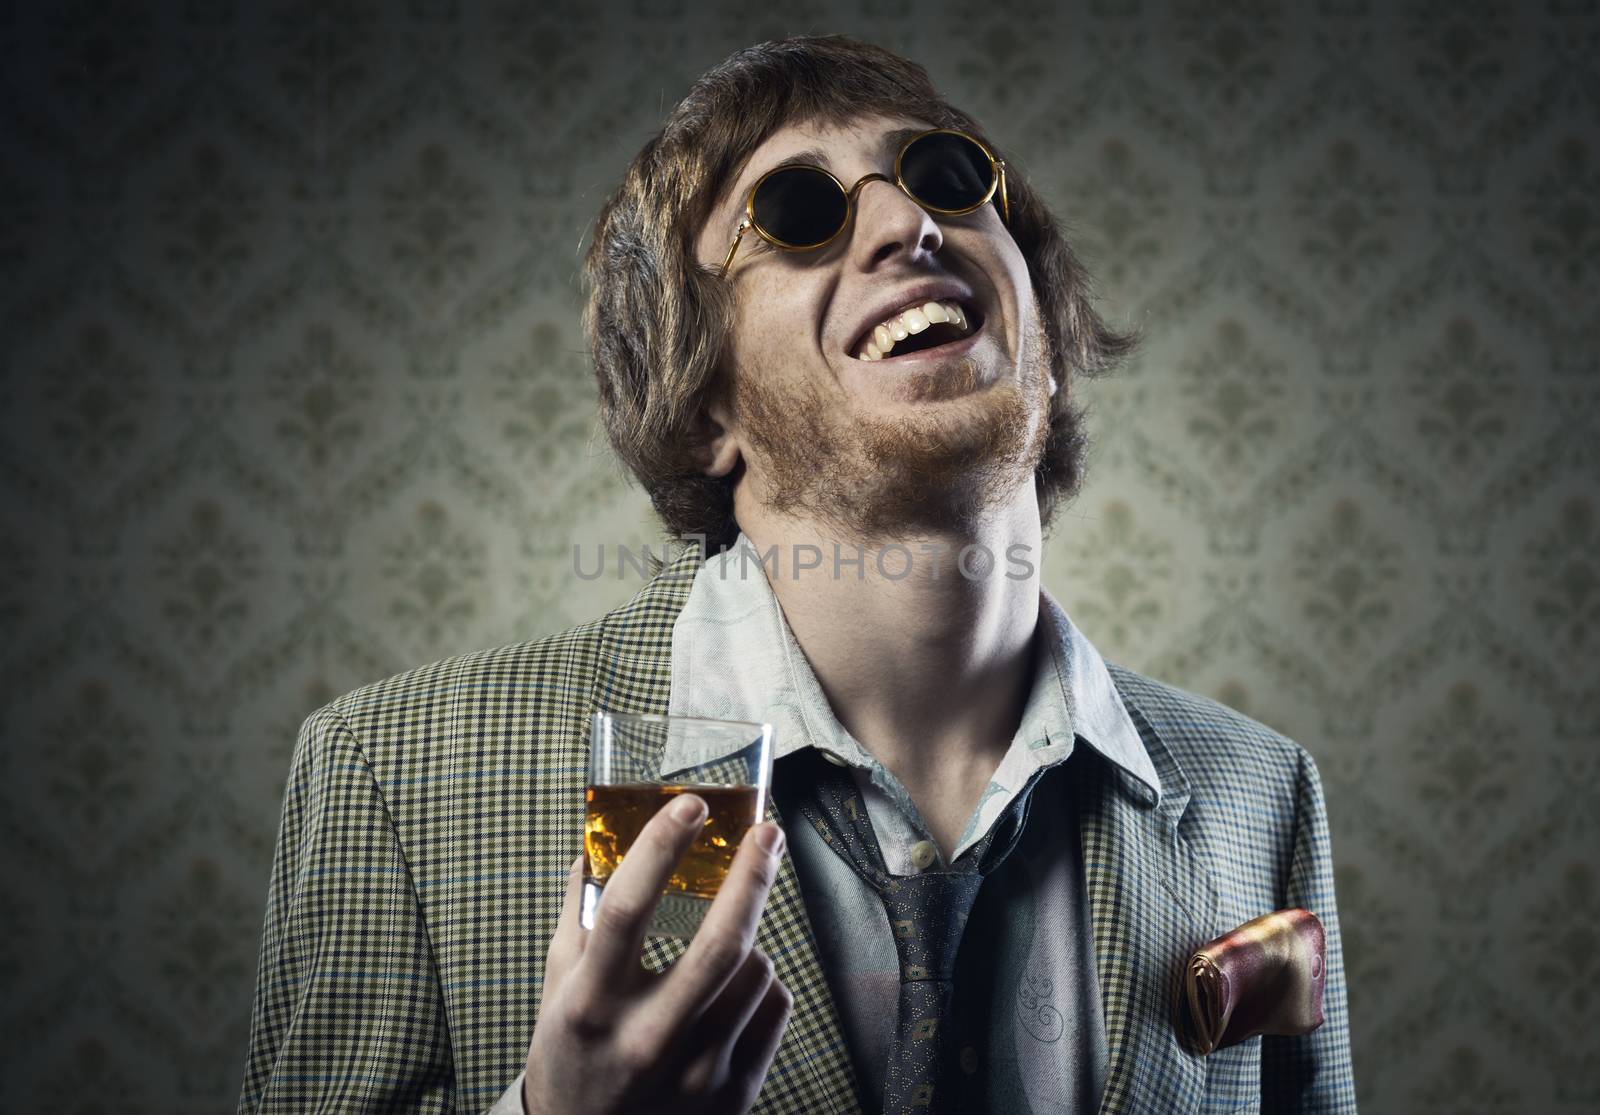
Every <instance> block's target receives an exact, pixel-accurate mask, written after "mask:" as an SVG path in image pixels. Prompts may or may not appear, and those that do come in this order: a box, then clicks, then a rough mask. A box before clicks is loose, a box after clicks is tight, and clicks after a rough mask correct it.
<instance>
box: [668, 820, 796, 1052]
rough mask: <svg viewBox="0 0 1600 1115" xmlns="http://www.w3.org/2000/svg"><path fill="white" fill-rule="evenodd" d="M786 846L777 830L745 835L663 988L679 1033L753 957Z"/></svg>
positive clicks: (762, 829) (672, 1022)
mask: <svg viewBox="0 0 1600 1115" xmlns="http://www.w3.org/2000/svg"><path fill="white" fill-rule="evenodd" d="M783 842H784V837H783V830H782V829H780V828H779V827H778V826H777V825H774V824H760V825H756V826H754V827H752V828H751V829H750V831H749V832H747V833H745V836H744V839H743V840H742V841H741V842H740V844H739V851H738V854H737V855H735V856H734V858H733V866H732V867H731V868H730V869H729V871H728V877H727V878H726V879H725V880H723V883H722V887H721V889H720V890H718V892H717V897H716V899H715V900H714V901H713V902H712V903H711V909H709V910H708V911H706V917H705V921H703V922H702V923H701V924H700V928H699V929H697V930H696V931H695V935H694V940H693V941H692V942H690V944H689V948H688V951H686V952H685V953H684V955H683V957H682V958H681V959H680V960H679V961H678V962H677V963H676V964H674V965H673V966H672V971H671V972H670V973H669V974H668V976H667V978H666V980H664V981H663V983H662V986H661V991H660V1009H661V1011H662V1013H663V1017H662V1019H661V1021H662V1023H663V1024H664V1025H668V1026H671V1027H673V1028H677V1027H680V1026H682V1025H684V1024H685V1023H687V1022H689V1021H690V1020H692V1019H695V1018H698V1017H699V1015H700V1014H701V1012H702V1011H704V1010H705V1008H706V1007H707V1006H708V1005H709V1004H710V1003H711V1002H712V1000H714V999H715V998H716V997H717V996H718V995H719V994H720V993H721V992H722V989H723V988H724V987H725V986H726V985H727V983H728V981H729V980H730V979H732V978H733V974H734V973H735V972H737V971H738V970H739V968H740V966H741V965H743V964H744V962H745V958H746V957H748V956H749V955H750V949H751V946H752V945H753V944H754V942H755V936H756V923H757V922H759V921H760V920H761V908H762V907H763V906H764V905H765V904H766V901H767V892H768V891H769V890H771V889H772V883H773V881H774V880H775V879H776V878H777V877H778V863H779V860H780V858H781V857H782V855H783Z"/></svg>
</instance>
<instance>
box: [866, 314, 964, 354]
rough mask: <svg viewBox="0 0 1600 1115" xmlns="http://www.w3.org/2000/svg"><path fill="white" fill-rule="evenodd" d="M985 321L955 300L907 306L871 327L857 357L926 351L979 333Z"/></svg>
mask: <svg viewBox="0 0 1600 1115" xmlns="http://www.w3.org/2000/svg"><path fill="white" fill-rule="evenodd" d="M982 325H983V320H982V318H980V317H979V316H978V314H977V312H976V311H974V310H972V309H970V308H968V307H966V306H963V305H962V304H961V303H959V302H956V301H953V300H945V301H939V302H922V303H918V304H916V305H912V306H907V307H906V308H905V309H903V310H901V311H900V312H899V313H897V314H895V315H894V316H893V317H891V318H889V319H888V320H886V321H882V322H880V323H878V324H877V325H875V326H873V327H872V328H871V329H869V330H868V331H867V332H866V334H865V335H864V336H862V338H861V339H860V340H859V341H857V342H856V345H855V349H854V352H855V357H856V359H857V360H885V359H892V358H893V357H896V356H905V355H908V354H910V353H913V352H925V351H927V350H928V349H931V348H937V347H939V346H940V345H947V344H950V343H951V342H953V341H960V340H964V339H965V338H967V337H970V336H972V334H974V333H976V332H977V331H978V329H979V327H981V326H982Z"/></svg>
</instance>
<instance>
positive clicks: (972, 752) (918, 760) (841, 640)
mask: <svg viewBox="0 0 1600 1115" xmlns="http://www.w3.org/2000/svg"><path fill="white" fill-rule="evenodd" d="M751 510H753V511H754V513H753V514H752V513H751V512H750V511H746V510H741V514H740V522H741V525H743V526H744V528H745V534H746V536H747V537H748V538H749V539H750V541H751V543H752V544H753V545H754V546H755V548H756V550H757V552H758V553H759V554H762V555H770V554H772V553H773V552H774V551H773V549H772V548H773V547H776V551H775V552H776V555H777V565H776V568H774V566H773V564H772V561H771V558H770V557H769V558H768V560H767V565H766V569H767V576H768V580H769V581H770V582H771V585H772V590H773V593H774V594H775V595H776V597H777V599H778V603H779V605H780V606H781V607H782V608H783V614H784V617H785V619H786V620H787V621H788V623H789V627H790V629H791V630H792V631H793V632H794V637H795V640H796V642H798V643H799V645H800V648H801V649H802V650H803V651H804V652H805V656H806V659H807V660H808V661H809V663H810V664H811V668H812V670H813V672H814V673H815V674H816V676H817V680H818V681H819V682H820V683H821V686H822V689H823V692H824V694H825V695H826V696H827V698H828V702H829V704H830V705H831V706H832V708H833V711H834V715H835V716H837V717H838V718H839V722H840V723H841V724H842V725H844V727H845V729H846V730H847V731H849V732H850V734H851V735H852V736H853V737H854V738H855V739H856V740H858V741H859V742H860V743H861V744H862V746H864V747H865V748H866V749H867V750H868V751H870V752H871V753H872V754H873V755H874V756H875V757H876V758H877V759H878V760H879V761H880V762H882V763H883V764H884V765H885V766H887V767H888V768H889V769H890V770H891V771H893V772H894V773H895V775H896V777H898V778H899V779H900V781H901V782H902V783H903V784H904V785H905V787H906V789H907V790H908V792H910V794H911V796H912V799H913V800H914V801H915V802H916V803H917V805H918V807H919V808H920V809H921V811H922V813H923V815H924V817H925V819H927V820H928V822H929V824H930V827H932V828H933V829H934V835H935V837H936V838H937V839H938V841H939V843H940V844H941V845H943V846H944V850H945V853H946V854H947V855H948V854H949V852H950V849H951V846H952V845H953V844H954V841H955V839H956V836H957V834H959V832H960V831H961V829H962V828H963V827H964V825H965V823H966V820H967V818H968V816H969V815H970V813H971V809H972V807H973V806H974V805H975V804H976V801H977V799H978V797H979V796H980V795H981V793H982V790H983V788H984V786H986V785H987V784H988V781H989V778H990V777H991V776H992V775H993V773H994V769H995V767H996V766H997V765H998V763H999V761H1000V759H1001V757H1002V756H1004V754H1005V752H1006V749H1007V747H1008V746H1009V745H1010V741H1011V737H1012V735H1013V734H1014V733H1015V731H1016V728H1017V725H1018V723H1020V721H1021V718H1022V712H1023V708H1024V705H1025V704H1026V702H1027V697H1028V692H1029V688H1030V685H1031V682H1032V669H1033V665H1032V664H1033V634H1034V629H1035V626H1036V625H1037V622H1038V614H1039V560H1040V540H1041V531H1040V525H1039V512H1038V505H1037V502H1036V500H1035V496H1034V492H1033V484H1032V478H1031V477H1030V478H1029V482H1028V484H1027V485H1026V486H1025V487H1021V488H1019V489H1018V491H1017V493H1016V496H1015V498H1013V499H1011V500H1010V501H1009V502H1008V503H1007V504H1006V505H1004V506H1003V507H1001V508H1000V509H999V510H998V512H997V513H995V514H991V515H989V516H987V517H985V519H984V521H983V522H982V523H981V524H977V525H973V526H966V527H961V528H955V529H942V530H930V531H927V532H923V533H919V534H916V535H914V536H902V537H900V538H897V539H894V540H887V541H882V540H879V541H874V543H873V544H872V546H871V547H868V546H866V545H865V544H862V543H858V542H857V541H855V540H853V539H845V538H841V537H839V535H838V532H837V531H836V530H834V529H832V528H829V527H827V526H824V525H822V524H819V523H816V522H814V521H809V520H802V519H797V518H780V517H774V516H763V515H762V514H760V512H759V509H751ZM985 554H987V555H992V556H991V557H990V559H989V561H988V568H987V569H986V568H984V565H985V562H984V555H985ZM836 555H837V557H836ZM858 556H860V557H861V560H860V561H859V562H858V560H857V559H858ZM807 566H809V568H806V567H807Z"/></svg>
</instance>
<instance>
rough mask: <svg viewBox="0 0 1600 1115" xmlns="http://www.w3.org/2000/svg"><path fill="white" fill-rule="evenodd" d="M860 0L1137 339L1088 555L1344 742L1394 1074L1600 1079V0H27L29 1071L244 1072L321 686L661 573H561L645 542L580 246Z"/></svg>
mask: <svg viewBox="0 0 1600 1115" xmlns="http://www.w3.org/2000/svg"><path fill="white" fill-rule="evenodd" d="M835 30H838V31H848V32H851V33H854V34H858V35H860V36H863V37H866V38H870V39H872V40H875V41H877V42H879V43H882V44H884V45H886V46H888V47H891V48H894V49H897V50H900V51H902V52H904V53H906V54H908V55H910V56H911V57H913V58H916V59H918V60H920V61H922V62H923V63H924V64H926V65H927V66H928V67H929V69H930V71H931V72H932V73H933V75H934V77H935V79H936V80H937V81H938V82H939V83H940V84H941V86H942V87H943V88H945V89H946V90H948V91H949V92H950V94H951V95H952V96H953V98H954V99H955V100H957V101H958V102H959V103H961V104H963V105H965V106H967V107H969V108H970V109H972V110H973V111H974V112H975V113H976V114H977V115H978V116H979V118H980V119H983V120H984V121H985V122H986V123H987V125H988V126H989V127H990V129H991V131H992V133H993V134H994V136H995V137H996V138H997V140H998V141H999V142H1000V143H1001V145H1002V147H1003V149H1004V153H1005V154H1006V156H1007V157H1008V158H1009V159H1011V160H1012V161H1013V162H1014V163H1015V164H1018V165H1020V166H1021V167H1023V168H1024V169H1025V170H1026V172H1027V173H1028V174H1030V175H1031V176H1033V178H1034V179H1035V180H1036V181H1037V182H1039V183H1040V184H1041V185H1042V187H1043V188H1044V190H1045V192H1046V194H1047V195H1048V197H1049V198H1050V199H1051V201H1052V202H1053V204H1054V205H1055V206H1056V208H1057V210H1058V212H1059V213H1060V214H1061V215H1062V216H1063V217H1064V219H1065V220H1066V222H1067V224H1068V228H1069V234H1070V236H1071V238H1072V239H1073V241H1074V243H1075V244H1076V245H1077V246H1078V248H1079V249H1080V251H1081V253H1082V254H1083V256H1084V257H1085V258H1086V260H1087V261H1088V263H1089V265H1090V266H1091V268H1092V269H1093V271H1094V273H1095V274H1096V275H1097V276H1098V279H1099V283H1100V288H1099V294H1100V299H1101V305H1102V307H1103V309H1104V310H1105V312H1106V313H1107V314H1108V315H1110V316H1111V317H1112V318H1113V319H1114V320H1116V321H1118V322H1120V323H1123V324H1133V325H1137V326H1138V327H1139V328H1140V329H1141V330H1142V331H1143V333H1144V336H1145V343H1144V345H1143V348H1142V350H1141V352H1140V354H1139V356H1138V357H1137V358H1136V359H1135V360H1134V361H1133V362H1132V363H1131V364H1130V365H1129V366H1128V367H1126V368H1125V369H1124V370H1123V371H1122V372H1121V373H1120V374H1118V375H1116V376H1115V377H1113V378H1109V379H1106V380H1103V381H1100V382H1096V383H1093V384H1086V385H1083V386H1082V387H1081V390H1082V391H1083V394H1084V395H1085V397H1086V398H1087V400H1088V402H1089V404H1090V406H1091V408H1092V409H1091V424H1092V432H1093V436H1094V442H1095V447H1094V455H1093V458H1092V463H1091V475H1090V479H1089V482H1088V484H1087V487H1086V489H1085V491H1084V493H1083V495H1082V496H1081V497H1080V498H1079V499H1078V500H1077V502H1076V503H1075V504H1074V505H1073V506H1072V507H1070V508H1069V509H1068V510H1067V512H1066V513H1065V514H1064V515H1063V516H1062V518H1061V520H1060V521H1059V524H1058V526H1057V529H1056V530H1055V532H1054V534H1053V537H1052V538H1051V540H1050V543H1049V547H1048V552H1047V560H1046V564H1045V577H1046V582H1047V584H1049V585H1050V586H1051V587H1052V589H1053V590H1054V591H1055V592H1056V593H1057V595H1058V596H1059V597H1060V598H1061V599H1062V600H1063V601H1064V602H1065V603H1066V605H1067V607H1068V609H1069V610H1070V612H1071V614H1072V615H1073V617H1074V618H1075V619H1076V621H1077V622H1078V623H1079V624H1080V625H1081V626H1082V627H1083V628H1084V629H1085V630H1086V631H1087V633H1088V634H1089V636H1090V638H1091V639H1093V640H1094V641H1095V642H1096V643H1097V644H1098V645H1099V646H1100V648H1101V649H1102V650H1103V651H1105V652H1106V653H1107V655H1108V656H1110V657H1112V658H1114V659H1116V660H1119V661H1121V662H1123V663H1126V664H1127V665H1130V666H1132V667H1134V668H1136V669H1139V670H1142V671H1145V672H1147V673H1151V674H1154V675H1155V676H1158V677H1161V678H1163V679H1166V680H1169V681H1172V682H1174V683H1177V684H1179V685H1182V686H1185V687H1187V688H1191V689H1194V690H1197V691H1200V692H1203V693H1207V694H1210V695H1213V696H1216V697H1219V698H1221V699H1222V700H1224V701H1226V702H1228V703H1230V704H1232V705H1234V706H1236V707H1238V708H1240V709H1242V710H1244V711H1245V712H1247V713H1249V714H1251V715H1253V716H1256V717H1258V718H1260V719H1262V720H1264V721H1266V722H1267V723H1269V724H1271V725H1272V726H1274V727H1276V728H1278V729H1280V730H1282V731H1284V732H1286V733H1287V734H1289V735H1291V736H1293V737H1294V738H1296V739H1297V740H1299V741H1300V742H1302V743H1303V744H1304V745H1305V746H1306V747H1307V748H1308V749H1309V750H1310V751H1311V752H1312V753H1313V754H1314V755H1315V756H1316V758H1317V760H1318V763H1319V764H1320V766H1321V770H1322V773H1323V777H1324V780H1325V784H1326V792H1327V800H1328V806H1329V812H1330V817H1331V822H1332V831H1333V840H1334V851H1335V856H1336V861H1337V865H1338V871H1337V880H1338V889H1339V898H1340V901H1341V913H1342V916H1343V920H1344V930H1345V947H1346V960H1347V963H1348V974H1349V996H1350V1006H1351V1017H1352V1033H1353V1041H1354V1047H1355V1056H1356V1078H1357V1083H1358V1086H1359V1094H1360V1099H1361V1104H1362V1107H1363V1109H1364V1110H1365V1111H1368V1112H1375V1113H1389V1112H1392V1113H1402V1112H1449V1113H1452V1115H1454V1113H1460V1112H1484V1113H1488V1112H1541V1113H1542V1112H1580V1111H1581V1112H1590V1111H1595V1110H1597V1109H1600V1066H1597V1063H1596V1049H1595V1040H1594V1034H1595V1033H1596V1032H1597V1029H1600V1001H1597V995H1596V988H1597V986H1600V940H1597V937H1596V928H1595V927H1596V926H1597V925H1600V879H1597V856H1596V848H1597V846H1600V845H1597V842H1596V837H1597V835H1600V751H1597V746H1596V745H1597V743H1600V681H1597V672H1596V669H1595V666H1594V662H1595V658H1596V655H1597V652H1600V516H1597V508H1596V502H1597V485H1596V481H1597V479H1600V436H1597V435H1600V416H1597V409H1600V344H1597V322H1600V312H1597V310H1600V307H1597V299H1596V295H1595V291H1596V289H1597V282H1600V74H1597V69H1596V65H1595V62H1594V59H1595V58H1596V57H1597V54H1600V12H1597V7H1596V4H1595V3H1593V2H1579V0H1547V2H1544V3H1537V4H1520V3H1515V2H1514V0H1410V2H1404V3H1394V4H1383V3H1375V2H1372V0H1323V2H1321V3H1305V4H1289V3H1283V2H1274V0H1212V2H1206V3H1200V2H1196V0H1094V2H1090V3H1075V4H1050V3H1044V2H1038V3H1031V4H1018V5H1003V4H995V3H985V4H979V5H973V4H970V3H928V2H918V3H912V2H911V0H873V2H868V3H864V4H862V5H860V6H847V5H842V4H833V3H825V2H822V0H794V2H791V3H788V4H786V5H784V6H783V7H782V8H781V10H779V9H773V10H759V11H758V10H756V9H755V8H754V6H746V5H743V4H737V3H729V2H722V3H706V4H690V3H688V2H687V0H619V2H616V3H606V4H577V3H573V4H544V5H512V4H498V3H491V4H467V3H458V2H456V0H409V2H406V3H399V2H394V3H377V2H375V0H374V2H362V0H319V2H317V3H309V2H297V3H286V4H259V3H230V2H227V0H215V2H209V3H207V2H199V0H194V2H185V3H171V4H154V3H123V2H119V0H62V2H59V3H49V4H33V5H11V4H6V5H3V6H0V51H3V61H0V67H3V70H0V322H3V327H4V343H3V362H0V624H3V631H4V641H3V647H0V653H3V655H4V667H3V669H4V677H5V686H4V692H3V697H0V730H3V739H4V744H3V749H0V841H3V844H0V847H3V849H4V851H3V853H0V872H3V878H0V887H3V893H4V895H5V899H4V901H3V902H0V933H3V936H4V940H5V942H6V948H5V949H4V952H3V953H0V1020H3V1021H0V1026H3V1031H0V1032H3V1042H0V1048H3V1049H4V1051H5V1052H4V1054H3V1058H4V1071H3V1072H0V1108H3V1109H4V1110H7V1111H68V1110H85V1111H87V1110H96V1111H99V1110H109V1109H115V1110H119V1111H127V1112H163V1113H167V1112H201V1111H206V1112H212V1111H219V1110H224V1109H228V1108H230V1107H231V1105H232V1104H233V1102H234V1100H235V1098H236V1095H237V1089H238V1086H239V1082H240V1076H241V1071H242V1063H243V1060H242V1059H243V1055H244V1047H245V1038H246V1025H247V1018H248V1009H249V1004H250V998H251V992H252V984H253V979H254V965H255V958H256V948H257V944H258V941H259V934H260V929H261V916H262V907H263V901H264V897H265V893H266V882H267V871H268V865H269V861H270V856H271V850H272V843H273V839H274V837H275V834H276V829H277V822H278V809H279V802H280V794H281V792H282V788H283V783H284V777H285V774H286V772H287V766H288V759H289V752H290V748H291V746H292V743H293V741H294V738H295V731H296V727H297V725H298V724H299V722H300V721H301V719H302V718H303V717H305V716H306V714H308V713H309V712H310V711H311V710H312V709H314V708H315V707H317V706H318V705H319V704H321V703H323V702H324V701H326V700H328V699H329V698H331V697H333V696H335V695H337V694H339V693H341V692H344V691H346V690H348V689H350V688H353V687H355V686H357V685H360V684H363V683H365V682H369V681H372V680H375V679H377V678H380V677H383V676H385V675H388V674H390V673H393V672H396V671H399V670H401V669H404V668H406V667H409V666H412V665H417V664H420V663H423V662H426V661H430V660H433V659H436V658H440V657H443V656H445V655H448V654H451V653H454V652H457V651H464V650H468V649H472V648H478V647H484V646H490V645H494V644H497V643H503V642H510V641H516V640H521V639H527V638H531V637H535V636H538V635H542V634H545V633H548V632H551V631H554V630H557V629H559V628H561V627H564V626H567V625H570V624H573V623H575V622H579V621H582V620H586V619H589V618H591V617H593V616H594V615H596V614H598V613H599V612H601V611H602V610H603V609H605V608H607V607H608V606H610V605H612V604H614V603H617V602H619V601H620V600H622V599H624V598H626V597H627V596H628V595H629V594H631V592H632V591H633V590H634V589H635V588H636V587H637V578H632V577H630V578H624V579H622V580H618V579H616V578H613V577H606V578H602V579H599V580H580V579H578V578H577V577H575V576H574V574H573V547H574V546H575V545H578V546H584V547H592V546H593V545H595V544H596V543H598V542H601V541H604V542H606V543H610V544H614V543H617V542H627V543H631V544H634V545H638V544H642V543H646V542H651V541H654V540H655V539H656V533H655V527H654V525H653V523H652V521H651V518H650V515H649V513H648V507H647V504H646V502H645V500H644V499H643V497H642V496H641V495H640V493H639V492H638V491H637V490H636V489H635V488H633V487H630V485H629V484H628V483H627V482H626V481H625V480H624V478H623V476H622V474H621V472H620V470H619V468H618V467H617V466H616V464H615V463H614V462H613V460H612V459H611V457H610V456H609V453H608V450H607V449H606V448H605V444H604V439H603V438H602V437H600V436H599V435H598V434H597V432H596V429H595V405H594V388H593V383H592V380H591V378H590V375H589V368H588V363H587V358H586V356H585V353H584V351H583V346H582V340H581V336H580V333H579V327H578V291H577V285H576V273H577V267H578V261H579V258H580V252H581V249H582V244H583V241H584V236H585V230H586V227H587V224H588V222H589V220H590V219H591V218H592V216H593V214H594V212H595V210H596V209H597V207H598V205H599V203H600V200H601V198H602V197H603V196H604V194H605V193H606V192H607V191H608V190H609V189H610V187H611V186H612V184H613V183H614V182H615V181H616V179H617V177H618V175H619V173H620V171H621V168H622V167H623V165H624V164H625V162H626V161H627V159H628V158H629V157H630V156H631V154H632V153H633V152H634V151H635V150H636V149H637V148H638V146H639V145H640V144H641V143H642V142H643V140H644V139H645V138H646V137H647V136H648V135H649V134H650V132H651V131H652V130H653V129H654V128H655V127H656V126H657V124H658V122H659V120H660V118H661V116H662V114H663V111H664V109H665V108H666V107H667V106H668V105H670V104H671V103H672V102H673V100H675V99H676V98H677V97H678V96H679V95H681V93H682V92H683V91H684V89H685V88H686V86H687V85H688V83H689V81H690V80H691V78H692V77H693V76H694V75H696V74H697V73H699V72H700V71H701V70H703V69H705V68H706V67H707V66H709V65H711V64H713V63H714V62H716V61H718V60H720V59H721V58H722V57H724V56H725V55H726V54H727V53H728V52H730V51H731V50H733V49H734V48H736V47H739V46H742V45H746V44H748V43H750V42H754V41H757V40H760V39H764V38H770V37H776V36H779V35H783V34H788V33H795V32H803V31H835Z"/></svg>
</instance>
